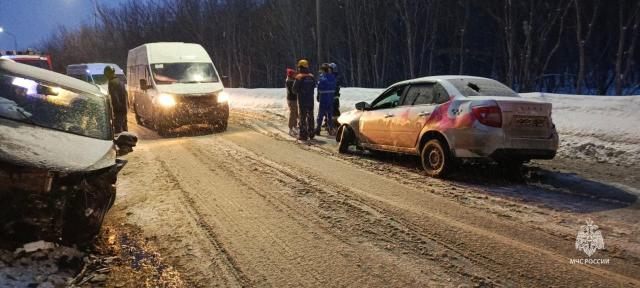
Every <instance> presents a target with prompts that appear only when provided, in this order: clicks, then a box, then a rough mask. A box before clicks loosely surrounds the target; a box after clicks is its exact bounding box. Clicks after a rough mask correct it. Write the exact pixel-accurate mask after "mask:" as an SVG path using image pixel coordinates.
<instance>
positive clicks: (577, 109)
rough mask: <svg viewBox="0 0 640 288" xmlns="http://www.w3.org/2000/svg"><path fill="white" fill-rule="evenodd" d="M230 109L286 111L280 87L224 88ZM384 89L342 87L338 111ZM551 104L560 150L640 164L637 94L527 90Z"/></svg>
mask: <svg viewBox="0 0 640 288" xmlns="http://www.w3.org/2000/svg"><path fill="white" fill-rule="evenodd" d="M227 91H228V92H229V94H230V95H231V105H232V107H233V108H244V109H256V110H268V111H271V112H274V113H277V114H282V115H285V114H286V111H287V104H286V100H285V90H284V88H282V89H279V88H276V89H241V88H237V89H227ZM382 91H383V89H369V88H343V89H342V90H341V94H342V96H341V99H340V104H341V110H343V111H347V110H350V109H353V107H354V105H355V103H357V102H360V101H371V100H373V99H374V98H375V97H376V96H377V95H379V94H380V93H381V92H382ZM522 96H523V97H526V98H536V99H541V100H544V101H549V102H551V103H552V104H553V116H552V117H553V120H554V122H555V124H556V126H557V128H558V131H559V132H560V139H561V145H560V150H559V155H560V156H561V157H567V158H578V159H585V160H591V161H597V162H608V163H620V164H624V165H638V164H640V128H639V126H640V113H639V111H640V96H582V95H562V94H549V93H526V94H522Z"/></svg>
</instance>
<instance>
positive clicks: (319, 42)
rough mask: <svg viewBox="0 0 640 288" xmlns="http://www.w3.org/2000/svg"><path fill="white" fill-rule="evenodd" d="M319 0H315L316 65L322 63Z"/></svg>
mask: <svg viewBox="0 0 640 288" xmlns="http://www.w3.org/2000/svg"><path fill="white" fill-rule="evenodd" d="M320 35H321V34H320V0H316V40H317V49H318V52H317V53H318V67H319V66H320V63H322V37H321V36H320Z"/></svg>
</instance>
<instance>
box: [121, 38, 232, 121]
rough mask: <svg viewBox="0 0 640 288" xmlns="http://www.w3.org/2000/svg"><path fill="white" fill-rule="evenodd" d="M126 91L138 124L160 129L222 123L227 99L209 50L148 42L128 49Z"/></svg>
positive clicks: (226, 107)
mask: <svg viewBox="0 0 640 288" xmlns="http://www.w3.org/2000/svg"><path fill="white" fill-rule="evenodd" d="M127 80H128V81H127V90H128V93H129V98H130V99H129V100H130V101H129V103H132V105H133V109H134V112H135V113H136V119H137V120H138V121H139V122H151V123H153V124H154V126H156V128H159V129H164V128H172V127H177V126H180V125H184V124H196V122H200V123H211V122H216V124H221V125H223V126H224V127H225V129H226V123H227V119H228V115H229V106H228V96H227V94H226V93H224V92H223V90H224V86H223V84H222V81H221V79H220V76H219V75H218V72H217V70H216V68H215V65H214V64H213V61H212V60H211V58H210V57H209V54H208V53H207V51H206V50H205V49H204V48H203V47H202V46H200V45H198V44H191V43H182V42H162V43H149V44H144V45H142V46H139V47H136V48H134V49H132V50H130V51H129V55H128V58H127Z"/></svg>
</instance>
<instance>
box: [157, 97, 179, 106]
mask: <svg viewBox="0 0 640 288" xmlns="http://www.w3.org/2000/svg"><path fill="white" fill-rule="evenodd" d="M158 104H160V106H162V107H173V106H176V99H175V97H173V95H171V94H160V96H158Z"/></svg>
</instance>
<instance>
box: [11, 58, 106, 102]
mask: <svg viewBox="0 0 640 288" xmlns="http://www.w3.org/2000/svg"><path fill="white" fill-rule="evenodd" d="M0 72H6V73H9V74H13V75H17V76H23V77H26V78H33V79H38V80H42V81H45V82H49V83H52V84H57V85H60V86H63V87H65V88H69V89H72V90H80V91H84V92H87V93H91V94H95V95H102V92H100V89H99V88H98V86H96V85H93V84H89V83H87V82H84V81H82V80H78V79H75V78H73V77H69V76H67V75H64V74H60V73H56V72H53V71H49V70H45V69H40V68H36V67H33V66H29V65H26V64H21V63H17V62H15V61H13V60H9V59H0Z"/></svg>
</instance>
